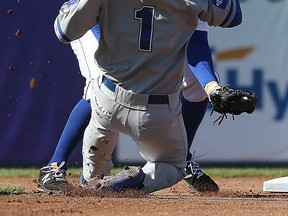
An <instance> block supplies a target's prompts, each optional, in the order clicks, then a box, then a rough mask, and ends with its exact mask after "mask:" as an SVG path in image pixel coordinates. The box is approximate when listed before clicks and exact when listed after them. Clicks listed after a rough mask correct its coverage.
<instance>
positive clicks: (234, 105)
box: [210, 86, 258, 125]
mask: <svg viewBox="0 0 288 216" xmlns="http://www.w3.org/2000/svg"><path fill="white" fill-rule="evenodd" d="M210 101H211V103H212V106H213V109H212V112H211V114H210V115H212V113H213V112H214V111H216V112H218V113H220V114H221V115H220V116H219V118H217V119H216V120H215V121H214V124H215V123H216V122H218V125H219V124H221V122H222V121H223V119H224V118H227V114H231V115H232V117H233V120H234V115H240V114H241V113H243V112H246V113H248V114H251V113H252V112H253V111H254V110H255V108H256V104H257V102H258V98H257V95H256V94H255V93H254V92H251V91H242V90H236V89H231V88H228V87H227V86H222V87H221V88H219V89H216V90H214V91H213V92H212V93H211V94H210Z"/></svg>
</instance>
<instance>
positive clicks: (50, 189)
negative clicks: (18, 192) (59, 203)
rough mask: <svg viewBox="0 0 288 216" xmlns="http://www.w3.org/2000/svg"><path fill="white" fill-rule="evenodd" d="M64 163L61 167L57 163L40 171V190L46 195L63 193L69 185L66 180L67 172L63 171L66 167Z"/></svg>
mask: <svg viewBox="0 0 288 216" xmlns="http://www.w3.org/2000/svg"><path fill="white" fill-rule="evenodd" d="M64 164H65V162H64V161H63V162H62V163H61V164H60V165H59V166H57V163H55V164H52V165H51V166H45V167H42V168H41V169H40V172H39V177H38V180H37V184H38V190H39V191H41V192H46V193H61V192H63V188H64V186H65V185H67V184H68V182H67V180H66V177H65V176H66V170H64V169H61V168H62V167H63V166H64Z"/></svg>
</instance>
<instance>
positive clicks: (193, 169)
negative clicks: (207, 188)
mask: <svg viewBox="0 0 288 216" xmlns="http://www.w3.org/2000/svg"><path fill="white" fill-rule="evenodd" d="M188 167H189V168H190V169H191V172H192V174H193V175H196V177H197V178H200V177H201V176H202V175H203V172H202V171H201V168H200V166H199V164H198V163H196V162H194V161H190V164H189V165H188Z"/></svg>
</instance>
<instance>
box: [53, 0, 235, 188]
mask: <svg viewBox="0 0 288 216" xmlns="http://www.w3.org/2000/svg"><path fill="white" fill-rule="evenodd" d="M123 5H125V7H123ZM120 7H121V11H120V10H119V8H120ZM100 8H101V10H100ZM235 11H236V2H235V0H226V1H225V0H223V1H213V0H205V1H203V0H202V1H200V0H198V1H197V0H194V1H180V2H179V1H177V2H174V1H172V2H171V1H156V2H155V1H145V0H142V1H138V0H134V1H121V2H120V1H113V2H112V1H96V0H95V1H91V0H90V1H88V0H81V1H79V0H73V1H70V2H67V3H65V4H64V5H63V6H62V8H61V10H60V13H59V15H58V17H57V18H56V20H55V32H56V35H57V37H58V38H59V40H60V41H62V42H64V43H69V42H70V41H72V40H75V39H77V38H80V37H81V36H82V35H83V34H84V33H85V32H87V31H88V30H89V29H90V28H92V27H93V26H95V25H96V24H99V26H100V32H101V39H100V42H99V48H98V50H97V52H96V53H95V60H96V64H97V65H98V67H99V72H100V73H101V74H102V75H101V76H99V78H98V79H96V80H95V82H94V83H93V87H94V89H93V91H92V96H91V105H92V116H91V120H90V123H89V125H88V127H87V128H86V131H85V134H84V143H83V177H84V179H85V180H86V181H89V180H90V179H92V178H94V177H95V176H96V173H95V166H97V164H95V161H96V160H95V158H97V157H99V155H100V154H101V146H103V145H108V146H109V148H111V153H112V151H113V149H114V147H115V145H116V140H115V139H114V137H115V136H116V135H117V134H118V132H122V133H125V134H127V135H129V136H131V137H132V138H133V139H134V140H135V141H136V143H137V146H138V148H139V152H140V154H141V155H142V156H143V158H144V159H145V160H146V161H147V164H146V165H145V166H144V167H143V170H141V169H140V170H139V171H138V172H137V173H136V174H135V175H132V176H133V178H129V179H130V180H129V184H130V185H131V186H133V187H134V186H135V185H137V184H140V183H141V188H142V190H143V191H145V192H147V193H150V192H153V191H156V190H160V189H163V188H166V187H169V186H172V185H173V184H175V183H177V182H178V181H179V180H181V179H182V178H183V173H184V167H185V161H186V154H187V138H186V133H185V128H184V124H183V119H182V116H181V103H180V101H179V90H180V86H181V84H182V79H183V67H184V65H185V61H186V47H187V43H188V41H189V39H190V37H191V35H192V34H193V32H194V30H195V27H196V26H197V20H198V17H199V18H200V19H202V20H204V21H207V22H208V23H209V25H220V26H223V27H225V26H227V25H229V23H230V22H231V21H232V20H233V16H234V15H235ZM123 25H124V27H125V26H126V27H127V28H123ZM117 26H121V27H122V28H117ZM95 139H96V140H97V142H96V143H95V142H94V140H95ZM106 148H107V147H106ZM102 163H103V164H102V166H104V165H105V163H107V161H105V160H103V161H102ZM127 170H128V171H129V169H126V170H124V174H125V172H126V171H127ZM130 170H131V169H130ZM132 170H134V169H132ZM128 171H127V172H128ZM121 173H122V176H123V172H121ZM121 173H120V174H119V175H116V177H115V178H118V179H119V177H122V176H121ZM130 174H133V172H130ZM111 179H112V180H113V178H111ZM131 179H132V180H131ZM126 180H127V179H126ZM133 180H135V181H134V182H133ZM109 181H110V182H112V181H111V180H108V182H107V181H106V182H103V185H105V184H106V186H107V185H109V184H107V183H109ZM136 182H137V184H136ZM129 184H125V181H124V182H121V186H125V187H129V186H130V185H129ZM110 185H111V184H110Z"/></svg>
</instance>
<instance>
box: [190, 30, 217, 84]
mask: <svg viewBox="0 0 288 216" xmlns="http://www.w3.org/2000/svg"><path fill="white" fill-rule="evenodd" d="M187 60H188V64H189V67H190V68H191V69H192V72H193V73H194V75H195V76H196V78H197V79H198V81H199V83H200V84H201V86H202V87H203V88H204V87H205V86H206V85H207V83H209V82H211V81H218V80H217V77H216V76H215V73H214V67H213V60H212V54H211V50H210V47H209V44H208V32H207V31H199V30H196V31H195V32H194V34H193V35H192V37H191V39H190V41H189V44H188V48H187Z"/></svg>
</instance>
